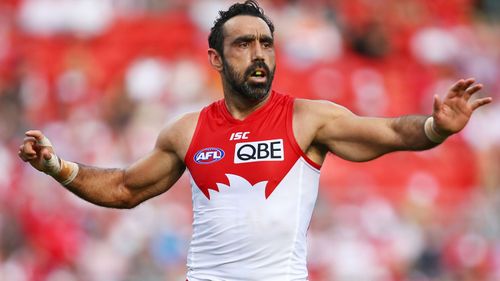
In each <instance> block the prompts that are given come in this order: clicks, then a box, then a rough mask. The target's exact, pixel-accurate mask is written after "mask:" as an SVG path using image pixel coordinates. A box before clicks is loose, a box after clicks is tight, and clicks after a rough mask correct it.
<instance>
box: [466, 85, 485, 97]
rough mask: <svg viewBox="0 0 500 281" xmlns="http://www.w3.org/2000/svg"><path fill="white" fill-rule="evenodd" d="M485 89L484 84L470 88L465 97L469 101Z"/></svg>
mask: <svg viewBox="0 0 500 281" xmlns="http://www.w3.org/2000/svg"><path fill="white" fill-rule="evenodd" d="M482 88H483V85H482V84H476V85H474V86H472V87H470V88H468V89H467V90H465V93H464V97H465V98H466V99H467V100H469V98H470V97H471V96H472V95H473V94H475V93H477V92H478V91H479V90H481V89H482Z"/></svg>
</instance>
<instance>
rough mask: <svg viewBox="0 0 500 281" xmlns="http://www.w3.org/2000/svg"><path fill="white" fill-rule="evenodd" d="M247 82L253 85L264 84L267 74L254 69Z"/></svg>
mask: <svg viewBox="0 0 500 281" xmlns="http://www.w3.org/2000/svg"><path fill="white" fill-rule="evenodd" d="M249 80H251V81H252V82H255V83H264V82H266V81H267V72H266V71H265V70H264V69H256V70H254V71H253V72H252V73H251V74H250V77H249Z"/></svg>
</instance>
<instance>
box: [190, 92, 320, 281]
mask: <svg viewBox="0 0 500 281" xmlns="http://www.w3.org/2000/svg"><path fill="white" fill-rule="evenodd" d="M293 104H294V99H293V98H292V97H290V96H288V95H283V94H280V93H277V92H274V91H273V92H272V93H271V94H270V97H269V99H268V101H267V102H266V103H265V104H264V105H263V106H262V107H260V108H259V109H257V110H256V111H255V112H253V113H251V114H250V115H249V116H248V117H247V118H245V119H244V120H243V121H240V120H237V119H235V118H233V117H232V116H231V114H230V113H229V112H228V110H227V108H226V105H225V103H224V100H220V101H217V102H214V103H212V104H211V105H209V106H207V107H205V108H204V109H203V110H202V111H201V113H200V116H199V119H198V124H197V127H196V130H195V133H194V135H193V138H192V141H191V144H190V146H189V149H188V151H187V154H186V158H185V159H184V160H185V163H186V166H187V168H188V170H189V172H190V174H191V186H192V199H193V235H192V240H191V244H190V247H189V251H188V262H187V267H188V272H187V277H188V280H189V281H201V280H211V281H219V280H231V281H235V280H266V281H274V280H283V281H285V280H286V281H289V280H301V281H304V280H307V275H308V274H307V267H306V248H307V245H306V232H307V229H308V227H309V222H310V220H311V216H312V212H313V208H314V204H315V202H316V197H317V193H318V181H319V169H320V166H319V165H318V164H316V163H314V162H312V161H311V160H310V159H309V158H307V156H306V155H305V153H304V152H303V151H302V150H301V148H300V147H299V145H298V143H297V141H296V139H295V137H294V134H293V129H292V117H293Z"/></svg>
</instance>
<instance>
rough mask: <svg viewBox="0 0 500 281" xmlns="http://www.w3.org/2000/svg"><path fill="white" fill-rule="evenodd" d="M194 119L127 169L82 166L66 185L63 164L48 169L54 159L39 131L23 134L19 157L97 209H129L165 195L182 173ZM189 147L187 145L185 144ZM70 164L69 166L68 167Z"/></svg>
mask: <svg viewBox="0 0 500 281" xmlns="http://www.w3.org/2000/svg"><path fill="white" fill-rule="evenodd" d="M192 120H193V118H192V117H188V118H183V119H181V120H179V121H177V122H176V123H174V124H173V125H171V126H169V127H167V128H165V129H164V130H162V132H161V133H160V135H159V137H158V139H157V142H156V145H155V148H154V149H153V150H152V151H151V152H150V153H149V154H148V155H146V156H145V157H143V158H141V159H140V160H139V161H137V162H136V163H134V164H133V165H131V166H130V167H128V168H126V169H102V168H97V167H90V166H86V165H82V164H74V165H78V166H77V167H78V168H77V171H78V172H77V174H76V175H75V177H74V179H71V181H70V182H69V183H67V182H65V181H67V179H68V176H69V175H70V174H71V171H70V172H65V169H67V167H65V166H64V165H73V164H71V162H67V161H64V160H58V162H59V163H61V164H62V169H56V170H60V171H59V172H54V170H53V168H51V167H50V166H51V165H55V164H53V162H52V164H51V161H50V160H51V159H52V158H56V159H57V156H56V154H55V152H54V150H53V148H52V146H51V145H50V143H48V142H47V139H46V138H45V136H44V135H43V134H42V132H40V131H28V132H26V136H27V137H26V138H25V141H24V144H23V145H21V146H20V148H19V156H20V158H21V159H22V160H23V161H25V162H29V163H30V164H31V165H32V166H33V167H34V168H36V169H37V170H39V171H42V172H45V173H47V174H50V175H51V176H52V177H54V178H55V179H56V180H57V181H59V182H61V183H63V185H65V187H66V189H68V190H69V191H71V192H73V193H74V194H76V195H78V196H79V197H81V198H83V199H85V200H87V201H89V202H91V203H94V204H96V205H100V206H104V207H111V208H132V207H134V206H136V205H138V204H140V203H141V202H143V201H145V200H147V199H149V198H152V197H154V196H157V195H159V194H161V193H163V192H165V191H167V190H168V189H169V188H170V187H171V186H172V185H173V184H174V183H175V182H176V181H177V180H178V179H179V177H180V176H181V175H182V173H183V172H184V170H185V166H184V163H183V161H182V160H181V157H182V156H181V154H182V153H183V149H184V147H183V146H184V145H183V143H186V140H185V139H184V138H186V136H187V135H188V134H189V128H190V127H192V126H191V125H190V124H191V123H192ZM187 143H189V142H187ZM68 163H69V164H68Z"/></svg>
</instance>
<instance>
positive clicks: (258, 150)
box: [234, 139, 285, 164]
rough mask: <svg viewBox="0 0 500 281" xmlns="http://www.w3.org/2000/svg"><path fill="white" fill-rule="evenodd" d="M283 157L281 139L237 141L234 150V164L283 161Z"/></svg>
mask: <svg viewBox="0 0 500 281" xmlns="http://www.w3.org/2000/svg"><path fill="white" fill-rule="evenodd" d="M284 159H285V153H284V149H283V140H282V139H275V140H265V141H255V142H242V143H237V144H236V148H235V151H234V163H236V164H239V163H249V162H259V161H283V160H284Z"/></svg>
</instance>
